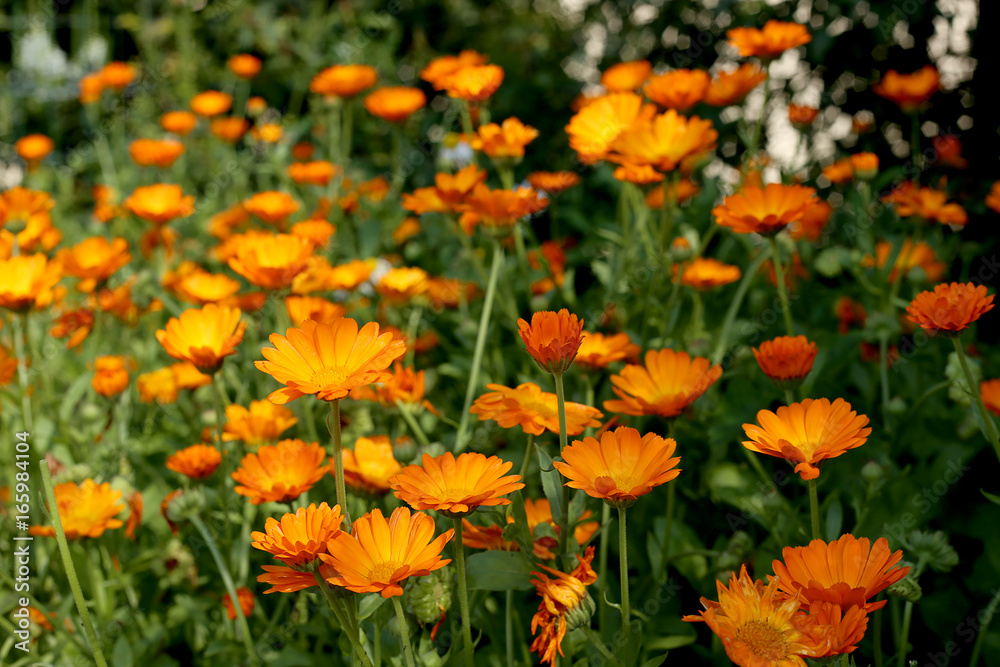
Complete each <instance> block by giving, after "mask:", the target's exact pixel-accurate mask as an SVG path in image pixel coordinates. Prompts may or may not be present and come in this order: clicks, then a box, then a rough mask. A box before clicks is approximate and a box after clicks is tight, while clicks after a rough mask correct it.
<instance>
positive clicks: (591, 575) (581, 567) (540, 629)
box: [531, 547, 597, 664]
mask: <svg viewBox="0 0 1000 667" xmlns="http://www.w3.org/2000/svg"><path fill="white" fill-rule="evenodd" d="M593 560H594V547H587V549H586V551H584V553H583V555H582V556H579V555H578V556H577V566H576V567H575V568H574V569H573V571H572V572H570V573H569V574H566V573H565V572H560V571H559V570H555V569H552V568H550V567H547V566H545V565H541V566H540V567H541V568H542V569H543V570H545V571H546V572H548V573H549V574H551V575H553V576H554V577H555V578H554V579H550V578H549V577H547V576H546V575H545V574H544V573H542V572H532V574H533V575H535V576H536V577H538V579H532V580H531V583H533V584H534V585H535V590H536V591H537V592H538V595H539V596H541V598H542V601H541V602H540V603H539V605H538V611H537V612H536V613H535V615H534V617H532V619H531V633H532V634H535V633H537V636H536V637H535V639H534V641H533V642H532V643H531V650H532V651H534V652H536V653H538V654H539V655H540V656H541V660H542V662H548V663H550V664H551V663H552V662H554V661H555V658H556V652H557V651H558V652H559V655H564V654H563V650H562V641H563V638H564V637H565V636H566V633H567V632H568V631H569V630H575V629H576V628H578V627H581V626H584V625H587V624H588V623H589V622H590V618H591V616H593V615H594V611H595V610H596V605H594V600H593V599H592V598H591V597H590V595H589V594H588V593H587V586H589V585H591V584H592V583H594V582H595V581H597V573H596V572H595V571H594V569H593V568H592V567H591V566H590V564H591V562H592V561H593Z"/></svg>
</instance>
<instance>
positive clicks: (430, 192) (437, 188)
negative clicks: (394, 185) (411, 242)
mask: <svg viewBox="0 0 1000 667" xmlns="http://www.w3.org/2000/svg"><path fill="white" fill-rule="evenodd" d="M485 180H486V172H485V171H484V170H482V169H480V168H479V167H478V166H477V165H475V164H470V165H469V166H467V167H464V168H462V169H460V170H459V171H457V172H455V174H448V173H444V172H440V173H438V174H435V176H434V187H430V188H418V189H417V190H415V191H414V192H413V194H407V193H403V208H405V209H406V210H408V211H413V212H414V213H416V214H417V215H423V214H424V213H444V212H446V211H454V210H458V206H459V205H460V204H461V203H462V202H463V201H465V198H466V197H467V196H468V195H469V193H470V192H472V190H473V188H475V187H476V186H477V185H478V184H480V183H482V182H483V181H485Z"/></svg>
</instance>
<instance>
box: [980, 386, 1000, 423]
mask: <svg viewBox="0 0 1000 667" xmlns="http://www.w3.org/2000/svg"><path fill="white" fill-rule="evenodd" d="M979 396H980V397H981V398H982V399H983V404H984V405H985V406H986V409H987V410H989V411H990V412H992V413H993V414H995V415H997V416H1000V379H996V380H986V381H985V382H982V383H980V385H979Z"/></svg>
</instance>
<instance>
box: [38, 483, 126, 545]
mask: <svg viewBox="0 0 1000 667" xmlns="http://www.w3.org/2000/svg"><path fill="white" fill-rule="evenodd" d="M54 491H55V496H56V507H57V508H58V511H59V520H60V522H62V527H63V532H64V533H65V534H66V539H68V540H78V539H80V538H81V537H100V536H101V535H103V534H104V531H105V530H112V529H114V528H121V527H122V525H123V522H122V520H121V519H116V518H115V516H116V515H117V514H118V513H120V512H121V511H122V510H124V509H125V504H124V503H122V502H121V498H122V492H121V491H115V490H113V489H112V488H111V485H110V484H109V483H107V482H104V483H103V484H97V483H96V482H95V481H94V480H92V479H89V478H88V479H85V480H83V481H82V482H80V483H79V484H77V483H76V482H63V483H62V484H56V486H55V489H54ZM50 509H51V508H50ZM28 532H29V533H31V534H32V535H41V536H47V537H55V534H56V529H55V527H53V526H32V527H31V528H29V529H28Z"/></svg>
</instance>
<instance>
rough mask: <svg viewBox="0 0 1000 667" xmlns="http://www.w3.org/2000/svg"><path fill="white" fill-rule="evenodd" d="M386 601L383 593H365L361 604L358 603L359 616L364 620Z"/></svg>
mask: <svg viewBox="0 0 1000 667" xmlns="http://www.w3.org/2000/svg"><path fill="white" fill-rule="evenodd" d="M383 602H385V598H384V597H382V596H381V595H363V596H362V597H361V604H360V605H358V618H359V619H361V620H364V619H366V618H368V617H369V616H371V615H372V614H374V613H375V612H376V611H378V608H379V607H381V606H382V603H383Z"/></svg>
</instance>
